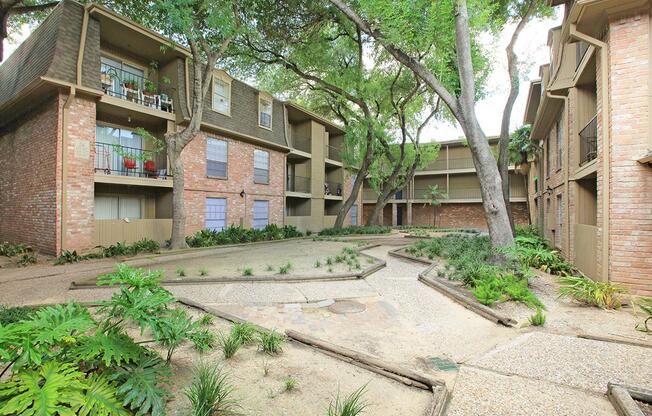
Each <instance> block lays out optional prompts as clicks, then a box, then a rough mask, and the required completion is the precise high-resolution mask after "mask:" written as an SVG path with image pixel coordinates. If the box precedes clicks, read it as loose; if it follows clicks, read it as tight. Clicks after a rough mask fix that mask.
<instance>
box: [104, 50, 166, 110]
mask: <svg viewBox="0 0 652 416" xmlns="http://www.w3.org/2000/svg"><path fill="white" fill-rule="evenodd" d="M100 79H101V81H102V89H103V90H104V93H105V94H107V95H110V96H112V97H118V98H121V99H123V100H126V101H131V102H134V103H137V104H140V105H143V106H145V107H150V108H155V109H157V110H162V111H167V112H169V113H172V112H174V105H173V103H172V98H170V97H169V96H168V95H167V94H162V93H159V91H158V87H157V86H156V85H155V84H154V83H153V82H152V81H150V80H148V79H147V78H145V77H143V76H142V75H140V74H136V73H134V72H131V71H129V70H126V69H122V68H118V67H115V66H112V65H109V64H107V63H104V62H102V64H101V66H100Z"/></svg>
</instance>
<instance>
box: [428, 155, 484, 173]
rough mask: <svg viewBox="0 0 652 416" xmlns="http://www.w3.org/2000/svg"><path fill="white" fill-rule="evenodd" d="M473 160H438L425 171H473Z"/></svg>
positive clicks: (468, 158)
mask: <svg viewBox="0 0 652 416" xmlns="http://www.w3.org/2000/svg"><path fill="white" fill-rule="evenodd" d="M473 168H474V165H473V159H472V158H470V157H458V158H449V159H448V162H447V161H446V159H438V160H435V161H434V162H431V163H430V164H429V165H428V166H427V167H426V168H425V170H456V169H473Z"/></svg>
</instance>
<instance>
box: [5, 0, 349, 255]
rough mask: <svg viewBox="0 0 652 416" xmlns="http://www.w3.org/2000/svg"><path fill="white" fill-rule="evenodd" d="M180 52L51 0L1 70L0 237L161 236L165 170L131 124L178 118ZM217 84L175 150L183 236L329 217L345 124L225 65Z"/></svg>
mask: <svg viewBox="0 0 652 416" xmlns="http://www.w3.org/2000/svg"><path fill="white" fill-rule="evenodd" d="M164 45H165V46H166V47H167V48H162V46H164ZM189 59H190V53H189V51H188V50H186V49H184V48H183V47H180V46H174V47H170V41H169V40H168V39H166V38H163V37H161V36H160V35H159V34H157V33H155V32H152V31H149V30H147V29H145V28H143V27H142V26H139V25H137V24H135V23H133V22H131V21H129V20H128V19H125V18H123V17H121V16H118V15H116V14H115V13H113V12H112V11H110V10H109V9H106V8H104V7H101V6H98V5H95V4H89V5H87V6H83V5H81V4H79V3H76V2H74V1H72V0H64V1H62V2H61V3H60V4H59V5H58V6H57V7H55V8H54V9H53V10H52V12H51V13H50V15H49V16H48V17H47V19H45V21H44V22H43V23H42V24H41V25H40V26H39V27H38V28H36V29H35V30H34V31H33V33H32V34H31V35H30V36H29V38H27V39H26V40H25V41H24V42H23V44H22V45H20V47H19V48H18V49H17V50H16V51H15V52H14V53H13V54H12V55H11V56H10V57H9V58H8V59H6V61H5V62H4V63H3V64H2V66H0V240H1V241H4V240H6V241H12V242H27V243H29V244H31V245H32V246H33V247H34V248H35V249H38V250H40V251H42V252H44V253H50V254H58V253H60V252H61V251H62V250H73V249H75V250H78V251H86V250H88V249H91V248H93V247H95V246H97V245H107V244H112V243H115V242H118V241H127V242H131V241H136V240H138V239H140V238H144V237H148V238H153V239H156V240H158V241H164V240H166V239H168V238H169V236H170V233H171V224H172V219H171V218H172V183H173V181H174V178H173V177H171V176H170V175H169V172H168V170H167V157H166V153H165V149H163V150H162V151H155V146H154V143H150V141H149V140H147V139H146V138H144V137H142V136H141V135H139V134H138V128H140V127H142V128H145V129H146V130H147V131H149V132H151V133H152V134H154V135H155V136H157V137H159V138H162V137H163V135H164V134H165V132H168V131H174V130H175V129H178V128H180V126H183V124H184V123H187V121H188V120H189V117H190V105H189V95H188V90H189V88H188V86H189V85H190V83H191V81H192V71H190V72H189V69H191V68H192V66H191V65H189V64H188V61H189ZM212 84H213V85H212V93H211V94H209V96H208V97H206V103H205V104H206V110H205V111H204V117H203V122H202V126H201V130H202V132H201V134H200V136H199V137H197V138H196V139H194V140H193V141H192V142H191V143H190V144H189V145H188V147H187V148H186V149H185V150H184V152H183V155H182V157H183V159H184V166H185V172H184V180H185V192H184V197H185V203H186V210H187V222H186V232H187V234H191V233H194V232H196V231H198V230H200V229H203V228H211V229H221V228H223V227H225V226H227V225H230V224H235V225H242V226H244V227H263V226H264V225H266V224H271V223H275V224H278V225H283V224H294V225H296V226H298V227H299V228H300V229H302V230H312V231H318V230H320V229H321V228H324V227H328V226H332V225H333V223H334V220H335V215H336V214H337V212H338V210H339V207H340V206H341V205H342V203H343V200H344V199H345V198H346V197H348V194H349V191H350V189H351V178H350V177H349V175H348V174H347V171H346V170H345V169H344V167H343V165H342V162H341V159H340V157H339V148H340V147H341V145H342V142H343V137H344V132H343V131H342V130H341V129H340V128H339V127H338V126H336V125H334V124H332V123H330V122H328V121H327V120H324V119H322V118H320V117H318V116H316V115H314V114H312V113H311V112H309V111H306V110H304V109H301V108H300V107H298V106H296V105H294V104H291V103H286V102H282V101H279V100H277V99H275V98H274V97H272V96H271V95H269V94H267V93H265V92H263V91H259V90H257V89H255V88H253V87H251V86H249V85H247V84H245V83H243V82H240V81H238V80H237V79H234V78H232V77H231V76H229V75H228V74H227V73H225V72H223V71H218V70H216V71H215V73H214V77H213V81H212ZM358 206H361V204H360V202H358V204H356V205H355V209H353V210H352V212H351V214H350V215H349V216H348V217H347V220H346V223H347V224H350V223H351V222H358V219H357V207H358Z"/></svg>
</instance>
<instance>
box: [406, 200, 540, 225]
mask: <svg viewBox="0 0 652 416" xmlns="http://www.w3.org/2000/svg"><path fill="white" fill-rule="evenodd" d="M512 214H513V215H514V221H515V222H516V224H519V225H527V224H528V215H527V208H526V205H525V204H524V203H512ZM412 224H413V225H437V226H438V227H441V228H481V229H486V228H487V223H486V221H485V218H484V211H483V209H482V204H480V203H472V204H457V203H455V204H441V205H439V206H437V207H433V206H431V205H426V206H424V205H423V204H413V205H412Z"/></svg>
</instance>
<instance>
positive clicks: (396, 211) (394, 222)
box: [392, 204, 398, 227]
mask: <svg viewBox="0 0 652 416" xmlns="http://www.w3.org/2000/svg"><path fill="white" fill-rule="evenodd" d="M397 216H398V210H397V209H396V204H392V226H394V227H395V226H396V222H397V220H396V217H397Z"/></svg>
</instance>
